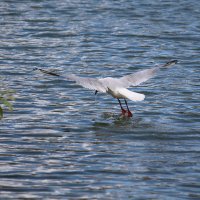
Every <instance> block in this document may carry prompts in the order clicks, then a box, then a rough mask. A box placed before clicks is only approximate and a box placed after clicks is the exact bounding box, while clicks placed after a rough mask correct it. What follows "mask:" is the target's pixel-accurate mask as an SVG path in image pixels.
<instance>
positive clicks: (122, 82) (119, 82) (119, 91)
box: [35, 60, 178, 117]
mask: <svg viewBox="0 0 200 200" xmlns="http://www.w3.org/2000/svg"><path fill="white" fill-rule="evenodd" d="M177 62H178V61H177V60H171V61H169V62H167V63H165V64H164V65H161V66H156V67H153V68H149V69H145V70H142V71H138V72H135V73H132V74H129V75H126V76H123V77H120V78H112V77H106V78H85V77H80V76H77V75H74V74H70V75H67V76H62V77H64V78H66V79H67V80H70V81H75V83H76V84H78V85H80V86H82V87H84V88H87V89H90V90H94V91H95V95H96V94H97V93H98V92H102V93H107V94H109V95H111V96H112V97H114V98H115V99H117V100H118V103H119V105H120V108H121V113H122V116H125V117H132V116H133V114H132V112H131V111H130V109H129V107H128V103H127V99H129V100H131V101H134V102H137V101H143V100H144V98H145V95H144V94H141V93H137V92H133V91H130V90H128V89H127V88H130V87H131V86H138V85H140V84H141V83H143V82H145V81H147V80H149V79H150V78H152V77H154V75H155V74H156V73H157V72H158V71H159V70H160V69H161V68H168V67H170V66H172V65H174V64H177ZM35 70H40V71H41V72H43V73H46V74H49V75H52V76H61V75H58V74H56V73H54V72H49V71H46V70H43V69H38V68H35ZM120 99H124V102H125V104H126V108H127V110H126V109H124V107H123V106H122V103H121V100H120Z"/></svg>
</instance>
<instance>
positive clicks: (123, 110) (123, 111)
mask: <svg viewBox="0 0 200 200" xmlns="http://www.w3.org/2000/svg"><path fill="white" fill-rule="evenodd" d="M117 100H118V102H119V105H120V108H121V111H122V115H125V114H126V112H127V111H126V110H125V109H124V108H123V107H122V104H121V101H120V100H119V99H117Z"/></svg>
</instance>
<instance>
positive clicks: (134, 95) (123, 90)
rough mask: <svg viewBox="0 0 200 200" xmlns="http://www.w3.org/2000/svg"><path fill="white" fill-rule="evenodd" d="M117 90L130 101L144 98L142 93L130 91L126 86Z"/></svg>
mask: <svg viewBox="0 0 200 200" xmlns="http://www.w3.org/2000/svg"><path fill="white" fill-rule="evenodd" d="M118 91H119V93H120V94H121V95H122V96H123V97H124V98H127V99H130V100H131V101H143V100H144V98H145V95H144V94H140V93H137V92H132V91H130V90H127V89H126V88H120V89H118Z"/></svg>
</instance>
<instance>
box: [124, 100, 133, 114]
mask: <svg viewBox="0 0 200 200" xmlns="http://www.w3.org/2000/svg"><path fill="white" fill-rule="evenodd" d="M124 101H125V104H126V107H127V110H128V115H127V117H132V116H133V114H132V113H131V111H130V110H129V107H128V103H127V101H126V99H124Z"/></svg>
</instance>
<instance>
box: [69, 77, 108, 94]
mask: <svg viewBox="0 0 200 200" xmlns="http://www.w3.org/2000/svg"><path fill="white" fill-rule="evenodd" d="M66 78H67V79H68V80H70V81H75V82H76V84H78V85H80V86H82V87H84V88H87V89H90V90H97V91H98V92H103V93H106V90H107V88H106V87H105V85H103V84H102V83H101V82H100V81H99V79H97V78H84V77H80V76H76V75H74V74H71V75H68V76H66Z"/></svg>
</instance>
